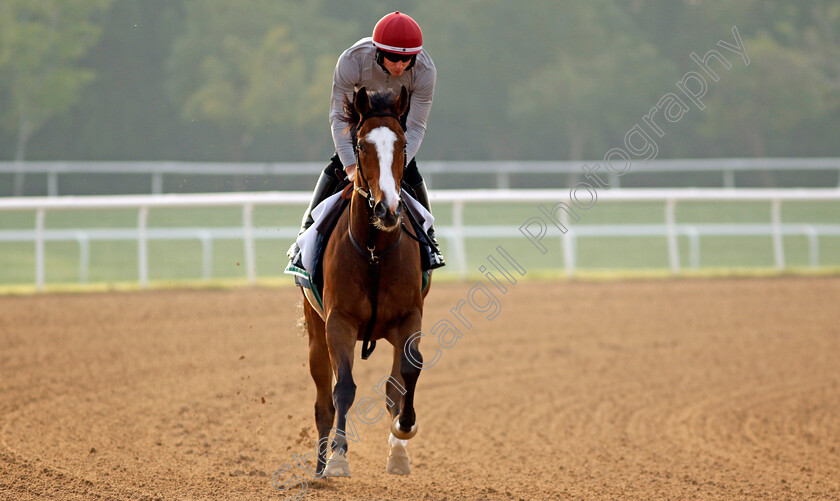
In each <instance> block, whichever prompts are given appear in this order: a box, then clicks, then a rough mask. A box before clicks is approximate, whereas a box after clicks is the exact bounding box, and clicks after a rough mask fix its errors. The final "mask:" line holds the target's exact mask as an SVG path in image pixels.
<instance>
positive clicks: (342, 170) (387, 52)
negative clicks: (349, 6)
mask: <svg viewBox="0 0 840 501" xmlns="http://www.w3.org/2000/svg"><path fill="white" fill-rule="evenodd" d="M436 75H437V73H436V70H435V65H434V63H433V62H432V58H431V57H430V56H429V54H428V53H427V52H426V51H425V50H423V34H422V32H421V31H420V26H419V25H418V24H417V22H415V21H414V19H412V18H411V17H409V16H407V15H406V14H402V13H400V12H392V13H390V14H388V15H386V16H385V17H383V18H382V19H380V20H379V22H377V23H376V26H375V27H374V28H373V37H367V38H362V39H361V40H359V41H358V42H356V43H355V44H353V46H352V47H350V48H349V49H347V50H345V51H344V53H342V54H341V56H340V57H339V58H338V63H337V64H336V67H335V74H334V76H333V85H332V99H331V101H330V125H331V126H332V136H333V142H334V143H335V150H336V153H335V154H334V155H333V157H332V159H331V160H330V163H329V165H327V168H326V169H324V172H322V173H321V176H320V178H319V179H318V183H317V184H316V186H315V193H314V194H313V195H312V201H311V202H310V204H309V208H308V209H307V210H306V212H305V213H304V215H303V221H302V223H301V224H302V226H301V229H300V232H301V233H303V232H304V231H305V230H306V229H307V228H309V227H310V226H311V225H312V223H313V220H312V215H311V213H312V210H313V209H314V208H315V207H316V206H317V205H318V204H320V203H321V202H322V201H323V200H324V199H326V198H327V197H329V196H330V195H332V194H333V193H335V191H336V189H337V187H338V185H339V184H340V182H341V181H342V179H343V177H344V175H345V174H346V176H347V179H349V180H350V181H352V180H353V179H354V178H355V174H356V158H355V155H354V148H353V143H352V139H351V137H350V135H349V134H347V133H346V132H345V131H344V129H345V126H346V124H345V123H344V122H342V121H341V120H340V118H339V117H340V116H341V114H342V112H343V108H344V100H345V98H346V97H347V98H351V99H352V97H353V94H354V92H355V91H357V90H358V89H360V88H361V87H366V88H367V90H368V91H388V90H390V91H392V92H394V93H395V94H399V91H400V89H401V87H402V86H405V88H406V89H407V90H408V95H409V107H408V110H407V111H406V113H405V114H404V115H403V116H402V117H400V123H401V124H402V127H403V130H405V137H406V150H405V155H406V160H407V162H408V163H407V164H406V167H405V171H404V172H403V182H405V183H406V184H407V185H408V186H409V187H410V188H411V190H412V191H413V192H414V193H413V195H414V198H415V199H416V200H417V201H418V202H420V203H421V204H422V205H423V206H424V207H425V208H426V210H428V211H429V212H431V207H430V205H429V194H428V192H427V191H426V183H425V182H424V181H423V178H422V177H421V176H420V172H419V171H418V170H417V163H416V161H415V158H414V157H415V155H416V154H417V150H419V149H420V144H421V143H422V142H423V135H424V134H425V133H426V120H427V119H428V117H429V110H431V108H432V98H433V96H434V91H435V77H436ZM428 234H429V237H431V240H432V242H433V243H434V247H435V248H434V249H433V252H432V254H433V255H432V256H430V261H431V268H432V269H434V268H439V267H441V266H443V265H444V264H445V263H444V260H443V256H442V255H441V253H440V248H439V246H438V243H437V240H436V239H435V231H434V228H430V229H429V231H428ZM288 254H289V257H290V258H291V259H292V261H293V264H299V263H294V260H295V259H296V257H297V256H296V255H297V254H299V252H298V248H297V244H295V245H292V248H291V249H289V253H288Z"/></svg>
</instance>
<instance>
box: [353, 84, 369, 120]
mask: <svg viewBox="0 0 840 501" xmlns="http://www.w3.org/2000/svg"><path fill="white" fill-rule="evenodd" d="M353 107H354V108H356V111H358V112H359V115H360V116H365V115H366V114H367V112H368V111H370V100H369V99H368V93H367V89H366V88H365V87H362V88H361V89H359V90H358V91H356V98H355V99H354V101H353Z"/></svg>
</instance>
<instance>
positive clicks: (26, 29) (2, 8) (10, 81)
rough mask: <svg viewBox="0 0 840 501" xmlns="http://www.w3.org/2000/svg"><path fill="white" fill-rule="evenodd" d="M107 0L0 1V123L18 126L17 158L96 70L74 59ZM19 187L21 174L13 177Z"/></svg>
mask: <svg viewBox="0 0 840 501" xmlns="http://www.w3.org/2000/svg"><path fill="white" fill-rule="evenodd" d="M110 1H111V0H3V2H2V3H0V89H2V92H3V94H4V96H5V98H6V99H8V100H9V102H10V104H9V105H7V106H3V107H2V109H0V113H2V119H3V124H4V125H5V126H6V127H7V128H10V129H12V130H14V131H16V132H17V144H16V149H15V160H17V161H23V160H24V159H25V157H26V146H27V143H28V142H29V139H30V138H31V137H32V135H33V134H34V133H35V132H36V131H38V129H40V128H41V127H42V126H43V125H44V124H45V123H46V122H47V121H48V120H49V119H50V118H52V117H54V116H55V115H57V114H59V113H61V112H63V111H65V110H67V109H68V108H69V107H71V106H72V105H73V104H74V103H76V101H77V100H78V98H79V92H80V91H81V89H82V88H83V87H84V86H85V85H87V84H89V83H90V82H91V81H92V80H93V79H94V73H93V72H92V71H90V70H88V69H85V68H82V67H80V66H79V65H78V61H79V59H81V58H82V57H83V56H84V54H85V52H86V51H87V50H88V49H89V48H90V46H91V45H93V44H94V43H95V42H96V40H97V38H98V36H99V32H100V30H99V28H98V27H97V26H96V24H95V23H94V21H93V19H94V16H95V15H96V14H97V13H99V12H100V11H102V10H103V9H105V8H107V7H108V5H109V4H110ZM16 185H19V186H16V190H15V191H16V192H17V193H19V192H20V191H21V189H22V178H20V177H19V179H18V180H17V181H16Z"/></svg>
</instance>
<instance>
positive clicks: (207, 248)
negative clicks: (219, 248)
mask: <svg viewBox="0 0 840 501" xmlns="http://www.w3.org/2000/svg"><path fill="white" fill-rule="evenodd" d="M199 239H200V240H201V278H203V279H204V280H210V277H211V276H213V235H211V234H210V232H209V231H207V230H202V231H201V234H200V236H199Z"/></svg>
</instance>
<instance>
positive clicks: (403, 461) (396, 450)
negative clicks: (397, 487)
mask: <svg viewBox="0 0 840 501" xmlns="http://www.w3.org/2000/svg"><path fill="white" fill-rule="evenodd" d="M388 445H390V446H391V454H390V455H389V456H388V464H387V466H386V467H385V471H387V472H388V473H390V474H392V475H408V474H409V473H411V463H410V462H409V460H408V451H406V450H405V446H406V445H408V440H401V439H399V438H397V437H395V436H394V434H393V433H392V434H391V436H390V437H389V438H388Z"/></svg>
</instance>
